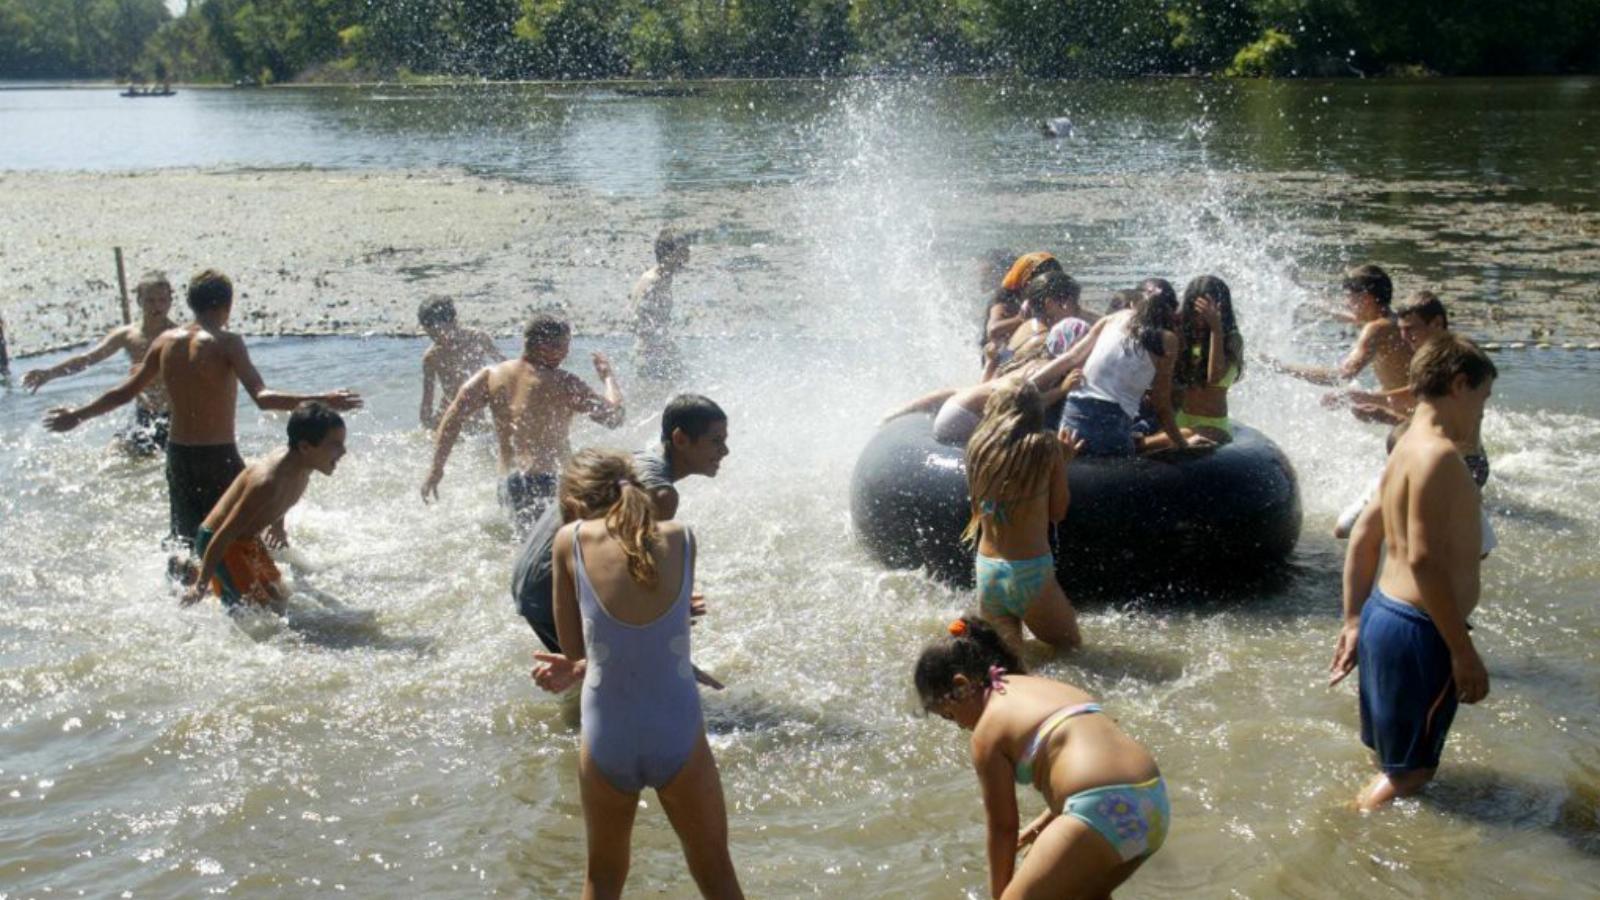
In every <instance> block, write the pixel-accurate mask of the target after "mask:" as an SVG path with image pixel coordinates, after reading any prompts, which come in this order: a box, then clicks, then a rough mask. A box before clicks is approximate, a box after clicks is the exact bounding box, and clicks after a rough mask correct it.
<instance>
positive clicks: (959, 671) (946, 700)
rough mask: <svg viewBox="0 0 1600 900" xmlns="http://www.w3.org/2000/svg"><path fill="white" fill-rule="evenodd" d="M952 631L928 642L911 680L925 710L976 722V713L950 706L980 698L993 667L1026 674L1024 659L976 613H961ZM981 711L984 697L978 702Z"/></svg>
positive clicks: (966, 724) (963, 722) (967, 722)
mask: <svg viewBox="0 0 1600 900" xmlns="http://www.w3.org/2000/svg"><path fill="white" fill-rule="evenodd" d="M948 631H949V634H947V635H946V636H944V637H941V638H939V639H937V640H935V641H933V642H932V643H930V644H928V645H927V646H926V647H924V648H923V650H922V655H921V656H919V657H917V665H916V668H915V669H913V670H912V675H911V679H912V682H913V683H914V684H916V687H917V698H918V699H919V700H921V701H922V709H923V711H925V712H931V713H935V714H937V715H942V716H945V717H946V718H950V719H952V720H954V721H958V722H960V724H961V725H962V727H964V728H970V727H972V724H975V723H976V721H977V717H976V716H975V715H971V714H968V715H958V714H955V713H954V711H953V710H950V707H951V706H953V705H955V704H958V703H963V702H971V701H972V700H973V699H975V698H980V697H981V694H982V692H983V688H984V687H986V686H987V685H988V684H989V673H990V670H991V669H993V668H999V669H1004V670H1005V671H1006V673H1007V674H1010V675H1024V674H1027V670H1026V669H1025V668H1023V665H1022V661H1021V660H1019V659H1018V658H1017V657H1016V654H1014V653H1012V652H1011V650H1010V649H1009V648H1007V647H1006V644H1005V641H1003V640H1001V639H1000V633H999V632H997V631H995V630H994V626H992V625H990V624H989V623H988V622H985V621H984V620H983V619H980V618H978V617H977V616H962V617H961V618H959V619H957V620H955V621H954V622H951V623H950V627H949V629H948ZM978 706H979V707H980V708H979V710H978V711H980V712H981V700H980V702H979V703H978Z"/></svg>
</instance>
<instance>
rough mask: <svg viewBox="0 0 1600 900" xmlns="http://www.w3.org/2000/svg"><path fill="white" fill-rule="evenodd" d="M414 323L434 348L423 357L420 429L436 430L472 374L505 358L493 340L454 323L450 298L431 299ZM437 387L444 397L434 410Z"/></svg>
mask: <svg viewBox="0 0 1600 900" xmlns="http://www.w3.org/2000/svg"><path fill="white" fill-rule="evenodd" d="M417 323H418V324H420V325H421V326H422V330H423V331H426V332H427V333H428V337H430V338H432V339H433V346H432V347H429V348H428V350H427V352H426V353H424V354H422V413H421V419H422V427H423V428H426V429H428V430H429V431H432V430H434V429H436V428H438V427H439V419H440V418H441V417H442V416H443V415H444V410H445V406H447V405H448V404H449V402H450V401H449V399H448V398H450V397H454V396H455V395H456V392H457V391H459V390H461V386H462V385H463V384H466V382H467V379H468V378H471V377H472V374H473V373H474V372H476V371H478V370H479V369H481V368H483V367H484V366H487V365H489V364H490V363H497V362H505V359H506V356H505V354H504V353H501V352H500V348H499V347H496V346H495V345H494V338H492V337H490V336H489V335H488V334H487V333H485V332H482V331H478V330H476V329H472V328H462V327H461V326H460V325H458V324H456V305H455V303H454V302H452V301H451V300H450V298H449V297H432V298H430V299H428V300H424V301H423V302H422V305H421V306H420V307H418V308H417ZM434 382H438V384H439V394H440V396H442V397H444V398H446V399H445V400H444V401H443V402H441V403H440V404H439V408H438V409H437V410H435V409H434V406H433V385H434Z"/></svg>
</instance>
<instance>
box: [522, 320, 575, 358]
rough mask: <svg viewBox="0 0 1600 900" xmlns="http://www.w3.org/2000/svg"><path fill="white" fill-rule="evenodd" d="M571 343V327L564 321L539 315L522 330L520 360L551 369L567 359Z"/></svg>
mask: <svg viewBox="0 0 1600 900" xmlns="http://www.w3.org/2000/svg"><path fill="white" fill-rule="evenodd" d="M571 342H572V326H570V325H568V324H567V323H566V321H565V320H564V319H559V318H556V317H555V316H552V315H550V314H549V313H540V314H538V315H536V316H534V317H533V318H532V319H529V320H528V326H527V327H526V328H524V329H522V358H523V359H526V360H527V361H528V362H531V363H534V364H536V365H542V366H546V367H549V368H552V369H553V368H555V367H556V366H559V365H561V362H562V360H564V359H566V358H567V349H568V347H569V346H571Z"/></svg>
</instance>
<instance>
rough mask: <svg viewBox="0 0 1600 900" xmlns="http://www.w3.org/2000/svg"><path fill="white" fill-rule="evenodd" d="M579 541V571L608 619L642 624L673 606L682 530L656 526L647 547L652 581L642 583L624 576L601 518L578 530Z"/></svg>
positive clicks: (621, 557)
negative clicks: (652, 565)
mask: <svg viewBox="0 0 1600 900" xmlns="http://www.w3.org/2000/svg"><path fill="white" fill-rule="evenodd" d="M578 540H580V541H582V542H583V562H584V572H585V574H586V575H587V576H588V578H589V583H590V584H592V585H594V590H595V596H596V597H597V598H598V599H599V601H600V606H601V607H602V608H604V609H605V611H606V613H607V614H608V615H610V616H611V617H612V618H613V619H616V620H617V621H619V622H622V623H625V624H628V625H648V624H650V623H651V622H654V621H655V620H657V619H659V618H661V617H662V616H663V615H665V614H666V613H667V611H668V610H670V609H671V608H672V605H673V604H674V603H676V602H677V600H678V595H679V593H680V591H681V590H682V588H683V575H684V540H685V538H684V531H683V527H682V526H681V525H676V524H674V523H672V522H661V523H659V524H658V525H657V526H656V539H655V541H654V544H653V546H652V547H651V548H650V556H651V558H652V559H653V560H655V565H656V583H655V584H654V585H642V584H640V583H639V582H637V581H634V580H633V577H632V576H631V575H629V574H628V557H627V555H626V554H624V553H623V552H622V544H621V543H619V542H618V541H617V539H616V538H614V537H612V536H611V535H610V534H608V533H607V532H606V528H605V522H604V521H603V520H593V519H591V520H587V521H585V523H584V526H583V528H581V529H580V530H579V533H578Z"/></svg>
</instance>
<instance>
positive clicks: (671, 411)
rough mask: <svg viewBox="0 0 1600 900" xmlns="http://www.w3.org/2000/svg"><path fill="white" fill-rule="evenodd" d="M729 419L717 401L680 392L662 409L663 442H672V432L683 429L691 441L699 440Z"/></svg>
mask: <svg viewBox="0 0 1600 900" xmlns="http://www.w3.org/2000/svg"><path fill="white" fill-rule="evenodd" d="M726 421H728V414H727V413H725V412H723V411H722V407H720V406H718V405H717V403H716V401H714V400H712V399H711V398H710V397H704V396H701V395H700V394H679V395H678V396H676V397H673V398H672V399H671V400H669V401H667V408H666V409H664V410H662V411H661V443H663V444H671V443H672V433H673V432H674V431H682V432H683V433H684V434H685V435H686V436H687V437H688V438H689V440H691V441H697V440H699V439H700V438H702V437H704V436H705V433H706V432H708V431H710V430H711V426H713V425H715V424H717V423H718V422H726Z"/></svg>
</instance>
